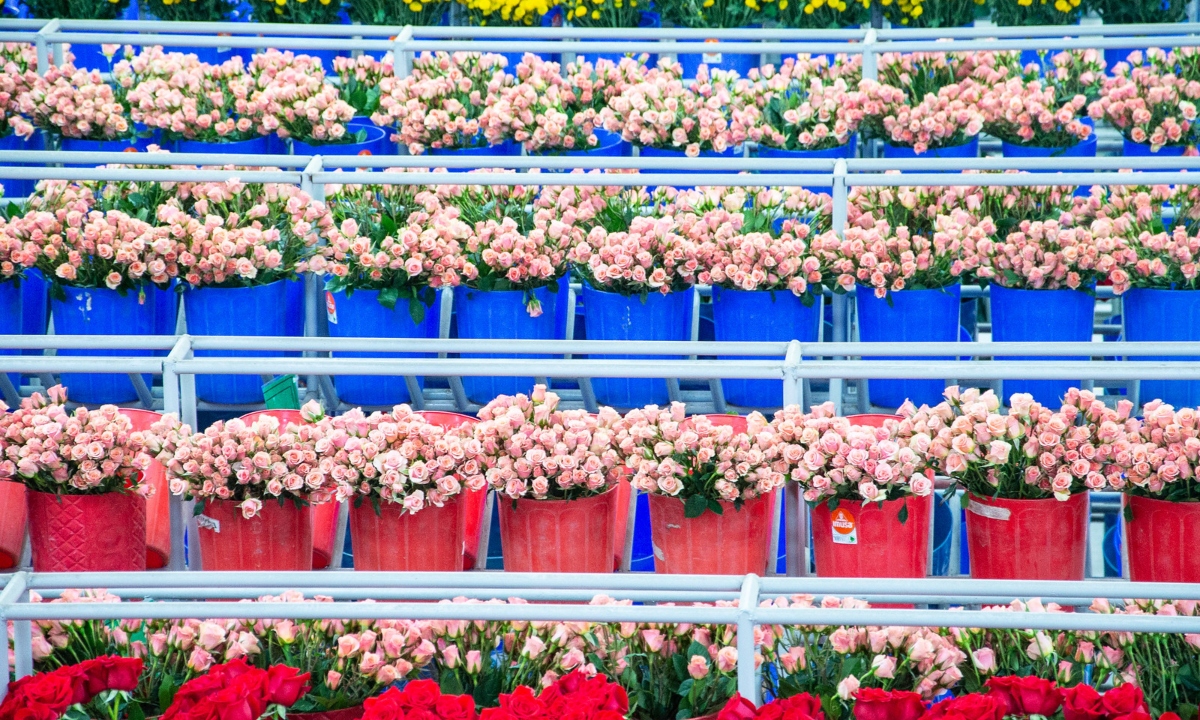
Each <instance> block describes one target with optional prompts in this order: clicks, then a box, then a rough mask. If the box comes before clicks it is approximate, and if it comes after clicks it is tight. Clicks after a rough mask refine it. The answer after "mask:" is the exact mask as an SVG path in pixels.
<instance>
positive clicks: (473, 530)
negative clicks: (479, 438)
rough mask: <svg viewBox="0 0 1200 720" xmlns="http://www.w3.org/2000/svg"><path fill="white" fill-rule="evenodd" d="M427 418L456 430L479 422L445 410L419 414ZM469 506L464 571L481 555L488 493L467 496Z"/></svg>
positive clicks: (431, 421)
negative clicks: (484, 511)
mask: <svg viewBox="0 0 1200 720" xmlns="http://www.w3.org/2000/svg"><path fill="white" fill-rule="evenodd" d="M417 415H420V416H421V417H423V418H425V419H426V420H427V421H428V422H430V423H431V424H433V425H437V426H439V427H444V428H447V429H449V428H456V427H461V426H463V425H474V424H475V423H477V422H479V419H478V418H473V417H471V416H470V415H463V414H462V413H456V412H446V411H445V410H422V411H421V412H419V413H417ZM466 500H467V502H468V506H467V514H466V518H467V525H466V527H465V528H464V529H463V546H464V547H465V548H466V549H465V551H464V553H465V554H464V556H463V569H464V570H469V569H471V568H473V567H475V560H476V557H477V556H478V554H479V534H480V532H481V531H482V528H483V523H484V522H485V520H484V518H483V508H484V506H485V505H486V504H487V491H486V489H485V490H482V491H480V492H474V493H469V494H468V495H467V496H466ZM486 522H491V518H487V520H486Z"/></svg>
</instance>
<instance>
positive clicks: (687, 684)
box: [679, 678, 696, 695]
mask: <svg viewBox="0 0 1200 720" xmlns="http://www.w3.org/2000/svg"><path fill="white" fill-rule="evenodd" d="M695 684H696V681H695V680H693V679H691V678H688V679H687V680H684V681H683V683H682V684H681V685H680V686H679V694H680V695H687V694H688V693H690V692H691V691H692V687H694V686H695Z"/></svg>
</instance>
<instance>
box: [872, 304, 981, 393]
mask: <svg viewBox="0 0 1200 720" xmlns="http://www.w3.org/2000/svg"><path fill="white" fill-rule="evenodd" d="M961 290H962V287H961V286H960V285H951V286H949V287H945V288H940V289H937V290H900V291H898V292H893V293H892V294H891V304H890V305H889V304H888V300H887V298H877V297H875V291H874V289H873V288H868V287H863V286H861V285H860V286H858V287H857V288H855V299H856V302H857V307H858V333H859V340H861V341H862V342H958V340H959V317H958V315H959V298H960V294H961ZM870 359H872V360H934V359H937V360H952V359H953V358H951V357H942V358H904V357H873V358H870ZM945 387H946V383H945V381H943V380H870V381H868V392H869V393H870V400H871V404H872V405H878V406H881V407H899V406H900V405H902V404H903V403H904V401H905V400H912V401H913V403H914V404H916V405H922V404H927V405H936V404H938V403H940V402H941V401H942V391H943V390H945Z"/></svg>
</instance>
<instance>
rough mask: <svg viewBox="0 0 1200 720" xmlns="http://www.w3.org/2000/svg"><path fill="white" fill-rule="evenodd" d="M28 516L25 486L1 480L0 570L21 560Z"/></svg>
mask: <svg viewBox="0 0 1200 720" xmlns="http://www.w3.org/2000/svg"><path fill="white" fill-rule="evenodd" d="M28 517H29V511H28V508H27V507H26V502H25V486H24V485H22V484H21V483H15V482H7V481H2V480H0V570H8V569H11V568H15V567H16V566H17V563H19V562H21V553H22V551H23V550H24V549H25V529H26V527H27V519H28Z"/></svg>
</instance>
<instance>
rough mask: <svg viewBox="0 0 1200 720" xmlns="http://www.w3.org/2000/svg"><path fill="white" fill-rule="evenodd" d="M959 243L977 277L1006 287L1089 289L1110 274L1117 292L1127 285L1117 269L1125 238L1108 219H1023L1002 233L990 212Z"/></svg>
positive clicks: (1107, 278) (1024, 288) (1108, 278)
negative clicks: (1073, 222) (1085, 223)
mask: <svg viewBox="0 0 1200 720" xmlns="http://www.w3.org/2000/svg"><path fill="white" fill-rule="evenodd" d="M962 246H963V247H964V249H965V250H966V252H968V253H971V254H972V256H973V257H976V259H977V266H976V267H975V274H976V275H977V276H978V277H979V278H980V279H981V280H985V281H987V280H990V281H992V282H995V283H997V284H999V285H1000V286H1002V287H1006V288H1017V289H1023V290H1059V289H1064V288H1067V289H1071V290H1089V289H1090V288H1092V287H1093V286H1094V285H1095V284H1096V283H1097V282H1100V281H1103V280H1111V281H1112V282H1113V285H1114V287H1113V289H1114V291H1115V292H1118V293H1120V292H1123V291H1124V290H1125V289H1127V287H1128V285H1127V284H1126V283H1125V282H1123V281H1124V280H1125V278H1124V274H1122V273H1116V270H1117V269H1118V261H1119V258H1120V257H1122V256H1123V254H1124V243H1123V242H1122V241H1121V238H1120V237H1118V236H1117V235H1116V234H1115V233H1114V229H1113V223H1112V222H1110V221H1108V220H1097V221H1096V222H1094V223H1092V224H1091V226H1090V227H1070V226H1068V225H1063V224H1060V223H1059V222H1058V221H1055V220H1047V221H1045V222H1040V221H1039V222H1030V221H1028V220H1025V221H1023V222H1022V223H1021V225H1020V227H1019V228H1018V229H1017V230H1015V231H1013V232H1010V233H1009V234H1008V235H1007V236H1006V237H1004V238H1003V239H1001V238H1000V237H999V236H995V225H993V224H992V223H991V218H984V220H983V221H982V222H981V223H979V224H977V225H974V226H973V227H972V228H970V229H969V230H968V231H967V232H966V234H965V236H964V238H963V240H962Z"/></svg>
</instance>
